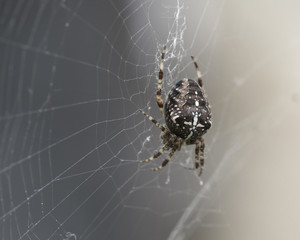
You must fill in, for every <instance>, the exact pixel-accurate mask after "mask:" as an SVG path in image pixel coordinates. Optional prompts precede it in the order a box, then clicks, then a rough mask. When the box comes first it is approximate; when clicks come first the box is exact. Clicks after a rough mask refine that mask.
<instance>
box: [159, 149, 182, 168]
mask: <svg viewBox="0 0 300 240" xmlns="http://www.w3.org/2000/svg"><path fill="white" fill-rule="evenodd" d="M176 150H177V147H173V148H172V150H171V152H170V153H169V155H168V157H167V158H166V159H165V160H164V161H163V163H162V164H161V165H160V166H158V167H157V168H154V169H153V171H158V170H160V169H162V168H163V167H164V166H166V165H167V164H168V163H169V161H170V160H171V158H172V157H173V155H174V153H175V152H176Z"/></svg>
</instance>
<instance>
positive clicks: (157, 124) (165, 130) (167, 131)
mask: <svg viewBox="0 0 300 240" xmlns="http://www.w3.org/2000/svg"><path fill="white" fill-rule="evenodd" d="M140 112H141V113H142V114H144V115H145V116H146V117H147V118H148V119H149V120H150V121H151V122H153V123H154V124H155V126H157V127H158V128H159V129H160V130H161V131H162V132H164V133H165V134H168V133H170V131H169V130H167V129H166V128H165V127H163V126H162V125H161V124H160V123H159V122H157V121H156V120H155V119H154V118H153V117H151V116H150V115H148V114H147V113H145V112H144V111H143V110H141V109H140Z"/></svg>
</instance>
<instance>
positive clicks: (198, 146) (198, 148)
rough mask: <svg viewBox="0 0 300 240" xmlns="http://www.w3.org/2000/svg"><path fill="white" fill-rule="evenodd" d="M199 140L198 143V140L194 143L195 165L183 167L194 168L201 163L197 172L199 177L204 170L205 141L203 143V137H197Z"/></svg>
mask: <svg viewBox="0 0 300 240" xmlns="http://www.w3.org/2000/svg"><path fill="white" fill-rule="evenodd" d="M199 141H200V143H199V142H198V141H197V142H196V143H195V145H196V147H195V167H185V168H186V169H189V170H196V169H198V168H199V166H200V165H201V168H200V172H199V177H200V176H201V175H202V173H203V170H204V148H205V143H204V139H203V138H202V137H201V138H199ZM199 152H200V159H199Z"/></svg>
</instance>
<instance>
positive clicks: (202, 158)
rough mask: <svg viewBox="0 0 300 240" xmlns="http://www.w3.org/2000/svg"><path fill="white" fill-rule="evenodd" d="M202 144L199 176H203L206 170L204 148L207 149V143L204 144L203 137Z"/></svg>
mask: <svg viewBox="0 0 300 240" xmlns="http://www.w3.org/2000/svg"><path fill="white" fill-rule="evenodd" d="M199 140H200V142H201V146H200V165H201V168H200V172H199V176H201V174H202V173H203V170H204V148H205V143H204V139H203V138H202V137H201V138H200V139H199Z"/></svg>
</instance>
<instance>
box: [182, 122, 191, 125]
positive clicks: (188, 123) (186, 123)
mask: <svg viewBox="0 0 300 240" xmlns="http://www.w3.org/2000/svg"><path fill="white" fill-rule="evenodd" d="M183 123H184V124H185V125H192V123H191V122H183Z"/></svg>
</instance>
